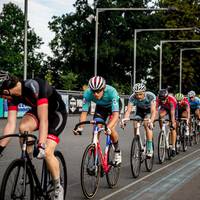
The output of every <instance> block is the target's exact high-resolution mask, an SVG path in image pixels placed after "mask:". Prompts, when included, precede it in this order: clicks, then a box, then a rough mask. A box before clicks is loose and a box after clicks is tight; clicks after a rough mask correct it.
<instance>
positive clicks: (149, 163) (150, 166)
mask: <svg viewBox="0 0 200 200" xmlns="http://www.w3.org/2000/svg"><path fill="white" fill-rule="evenodd" d="M152 145H153V155H152V157H151V158H145V166H146V169H147V171H148V172H150V171H152V169H153V162H154V143H153V141H152ZM146 147H147V142H146Z"/></svg>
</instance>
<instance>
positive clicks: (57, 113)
mask: <svg viewBox="0 0 200 200" xmlns="http://www.w3.org/2000/svg"><path fill="white" fill-rule="evenodd" d="M0 80H1V85H0V96H1V97H2V98H4V99H7V101H8V118H7V124H6V125H5V128H4V130H3V134H4V135H6V134H14V132H15V128H16V121H17V120H16V119H17V109H18V104H19V103H23V104H25V105H27V106H29V107H30V110H29V111H28V112H27V113H25V115H24V116H23V118H22V119H21V121H20V124H19V131H20V132H21V133H24V131H28V132H29V133H31V132H33V131H35V130H39V143H38V152H39V153H38V155H37V158H39V159H42V158H45V160H46V163H47V166H48V169H49V171H50V173H51V176H52V179H53V183H54V200H63V199H64V196H63V194H64V192H63V188H62V186H61V184H60V174H59V172H60V170H59V162H58V160H57V159H56V157H55V156H54V150H55V148H56V146H57V144H58V143H59V138H58V135H59V134H60V133H61V132H62V131H63V129H64V127H65V125H66V121H67V112H66V107H65V104H64V102H63V100H62V98H61V95H60V94H59V93H58V92H57V91H56V90H55V89H54V88H53V87H52V86H50V85H49V84H48V83H47V81H45V80H41V79H38V78H36V79H28V80H25V81H20V80H19V79H18V78H17V77H15V76H10V75H9V74H8V73H5V72H2V71H1V74H0ZM8 142H9V139H4V140H1V141H0V153H1V152H2V151H3V150H4V148H5V147H6V145H7V144H8Z"/></svg>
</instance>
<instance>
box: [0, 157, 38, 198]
mask: <svg viewBox="0 0 200 200" xmlns="http://www.w3.org/2000/svg"><path fill="white" fill-rule="evenodd" d="M33 188H34V185H33V179H32V175H31V171H30V168H29V167H28V166H26V168H25V161H24V160H22V159H16V160H14V161H12V162H11V164H10V165H9V166H8V168H7V169H6V172H5V174H4V176H3V180H2V184H1V191H0V197H1V200H12V199H27V200H29V199H30V200H33V199H34V193H33Z"/></svg>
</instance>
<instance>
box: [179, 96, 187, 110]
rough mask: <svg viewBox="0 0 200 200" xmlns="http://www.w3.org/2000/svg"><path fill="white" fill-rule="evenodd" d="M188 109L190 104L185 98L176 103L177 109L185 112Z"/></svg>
mask: <svg viewBox="0 0 200 200" xmlns="http://www.w3.org/2000/svg"><path fill="white" fill-rule="evenodd" d="M187 108H190V103H189V101H188V99H187V98H186V97H184V98H183V99H182V101H180V102H178V109H182V110H186V109H187Z"/></svg>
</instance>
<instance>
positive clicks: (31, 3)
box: [0, 0, 92, 56]
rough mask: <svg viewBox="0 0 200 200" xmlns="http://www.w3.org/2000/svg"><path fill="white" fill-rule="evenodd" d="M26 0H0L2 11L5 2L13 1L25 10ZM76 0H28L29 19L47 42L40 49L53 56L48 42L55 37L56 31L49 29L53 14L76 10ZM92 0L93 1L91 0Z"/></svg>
mask: <svg viewBox="0 0 200 200" xmlns="http://www.w3.org/2000/svg"><path fill="white" fill-rule="evenodd" d="M24 1H25V0H0V12H1V11H2V7H3V4H6V3H9V2H12V3H14V4H16V5H18V6H19V7H20V8H21V9H22V10H24ZM75 2H76V0H28V21H29V24H30V26H31V28H33V29H34V31H35V32H36V34H37V35H38V36H40V37H41V38H42V40H43V42H44V43H45V44H44V45H42V46H41V49H40V50H39V51H41V52H44V53H46V54H48V55H50V56H52V52H51V50H50V48H49V47H48V43H49V42H50V41H51V39H53V37H54V33H52V32H51V31H50V30H49V29H48V22H49V21H51V17H52V16H54V15H55V16H61V15H62V14H65V13H70V12H75V8H74V7H73V4H74V3H75ZM89 2H92V1H89Z"/></svg>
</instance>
